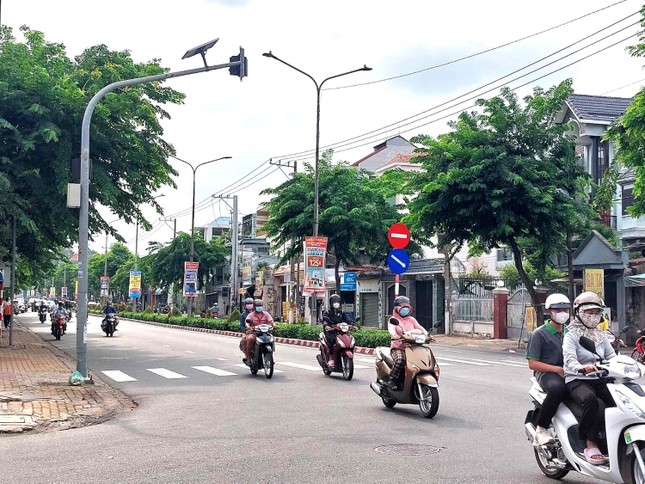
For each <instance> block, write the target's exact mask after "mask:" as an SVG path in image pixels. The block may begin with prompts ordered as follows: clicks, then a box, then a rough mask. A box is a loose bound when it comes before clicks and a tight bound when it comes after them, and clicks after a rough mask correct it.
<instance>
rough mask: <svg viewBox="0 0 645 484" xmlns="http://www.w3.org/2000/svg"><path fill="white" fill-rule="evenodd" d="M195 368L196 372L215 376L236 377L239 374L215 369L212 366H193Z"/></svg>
mask: <svg viewBox="0 0 645 484" xmlns="http://www.w3.org/2000/svg"><path fill="white" fill-rule="evenodd" d="M193 368H195V370H199V371H205V372H206V373H211V374H213V375H215V376H234V375H236V374H237V373H233V372H231V371H226V370H220V369H219V368H213V367H212V366H193Z"/></svg>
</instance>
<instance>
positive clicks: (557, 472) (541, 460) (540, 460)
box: [533, 447, 569, 480]
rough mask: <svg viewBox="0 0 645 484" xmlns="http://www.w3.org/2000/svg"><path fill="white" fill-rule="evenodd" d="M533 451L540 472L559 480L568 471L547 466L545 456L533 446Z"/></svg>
mask: <svg viewBox="0 0 645 484" xmlns="http://www.w3.org/2000/svg"><path fill="white" fill-rule="evenodd" d="M533 453H534V454H535V460H536V461H537V465H538V467H539V468H540V470H541V471H542V474H544V475H545V476H546V477H548V478H549V479H556V480H560V479H562V478H563V477H564V476H566V475H567V474H568V473H569V470H568V469H552V468H549V467H548V462H547V459H546V457H545V456H544V455H543V454H542V453H541V451H540V449H539V448H538V447H533Z"/></svg>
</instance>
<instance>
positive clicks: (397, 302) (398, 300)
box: [394, 296, 410, 307]
mask: <svg viewBox="0 0 645 484" xmlns="http://www.w3.org/2000/svg"><path fill="white" fill-rule="evenodd" d="M404 304H405V305H407V306H409V305H410V298H409V297H406V296H399V297H397V298H396V299H395V300H394V307H397V306H403V305H404Z"/></svg>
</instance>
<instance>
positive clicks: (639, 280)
mask: <svg viewBox="0 0 645 484" xmlns="http://www.w3.org/2000/svg"><path fill="white" fill-rule="evenodd" d="M640 286H645V274H635V275H633V276H625V287H640Z"/></svg>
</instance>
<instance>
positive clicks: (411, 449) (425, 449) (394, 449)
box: [374, 444, 443, 455]
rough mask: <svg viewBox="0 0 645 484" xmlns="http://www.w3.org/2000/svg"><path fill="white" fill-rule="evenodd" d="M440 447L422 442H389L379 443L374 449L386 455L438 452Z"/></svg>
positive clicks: (430, 453)
mask: <svg viewBox="0 0 645 484" xmlns="http://www.w3.org/2000/svg"><path fill="white" fill-rule="evenodd" d="M442 449H443V448H442V447H435V446H434V445H423V444H390V445H380V446H379V447H376V448H375V449H374V450H375V451H376V452H380V453H381V454H388V455H432V454H436V453H438V452H440V451H441V450H442Z"/></svg>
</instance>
